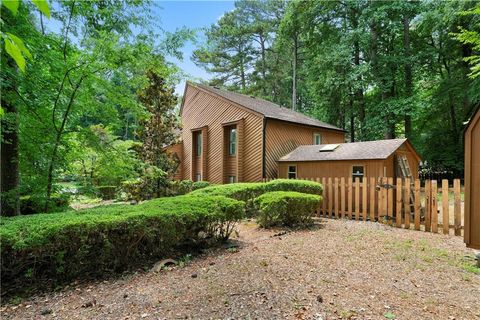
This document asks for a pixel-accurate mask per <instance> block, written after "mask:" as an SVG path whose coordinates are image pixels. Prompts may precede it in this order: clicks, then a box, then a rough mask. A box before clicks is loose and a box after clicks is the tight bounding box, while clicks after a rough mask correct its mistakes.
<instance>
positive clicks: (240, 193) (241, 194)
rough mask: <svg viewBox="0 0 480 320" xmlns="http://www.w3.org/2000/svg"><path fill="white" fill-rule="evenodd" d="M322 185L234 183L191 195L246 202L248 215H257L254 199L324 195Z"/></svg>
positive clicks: (300, 182)
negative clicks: (266, 195) (286, 193)
mask: <svg viewBox="0 0 480 320" xmlns="http://www.w3.org/2000/svg"><path fill="white" fill-rule="evenodd" d="M322 190H323V189H322V185H321V184H320V183H317V182H314V181H308V180H291V179H277V180H272V181H270V182H266V183H262V182H254V183H232V184H223V185H214V186H210V187H206V188H203V189H200V190H197V191H193V192H191V193H190V194H191V195H219V196H225V197H228V198H232V199H236V200H240V201H244V202H245V203H246V210H247V215H248V216H252V215H254V214H255V212H254V206H253V204H252V202H253V199H255V198H257V197H258V196H260V195H262V194H264V193H266V192H272V191H296V192H302V193H309V194H322Z"/></svg>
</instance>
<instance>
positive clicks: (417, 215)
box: [413, 179, 421, 230]
mask: <svg viewBox="0 0 480 320" xmlns="http://www.w3.org/2000/svg"><path fill="white" fill-rule="evenodd" d="M414 192H415V206H414V208H413V209H414V211H415V217H414V222H415V230H420V206H421V203H420V180H419V179H415V185H414Z"/></svg>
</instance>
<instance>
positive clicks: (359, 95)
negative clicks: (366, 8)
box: [351, 10, 366, 138]
mask: <svg viewBox="0 0 480 320" xmlns="http://www.w3.org/2000/svg"><path fill="white" fill-rule="evenodd" d="M351 21H352V27H353V29H354V31H357V28H358V15H357V11H356V10H352V20H351ZM353 48H354V56H353V61H354V64H355V66H357V68H358V67H360V44H359V41H358V37H357V36H355V39H354V41H353ZM361 83H362V77H361V76H360V75H359V76H358V77H357V85H358V86H360V87H359V88H358V89H357V90H356V91H355V98H356V100H357V103H358V118H359V120H360V136H361V138H362V137H363V134H364V128H365V109H366V105H365V98H364V96H363V89H362V87H361Z"/></svg>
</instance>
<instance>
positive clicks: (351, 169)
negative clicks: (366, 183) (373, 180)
mask: <svg viewBox="0 0 480 320" xmlns="http://www.w3.org/2000/svg"><path fill="white" fill-rule="evenodd" d="M355 167H362V168H363V173H362V174H361V176H360V175H359V174H354V172H353V168H355ZM350 174H351V176H352V181H353V182H355V178H357V177H358V178H360V179H359V180H360V182H363V178H365V176H366V166H365V164H354V165H352V166H351V168H350Z"/></svg>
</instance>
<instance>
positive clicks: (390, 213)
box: [387, 178, 393, 221]
mask: <svg viewBox="0 0 480 320" xmlns="http://www.w3.org/2000/svg"><path fill="white" fill-rule="evenodd" d="M387 183H388V185H389V186H392V187H391V188H389V189H388V191H387V192H388V205H387V207H388V211H387V214H388V219H389V221H391V219H393V178H388V179H387Z"/></svg>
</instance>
